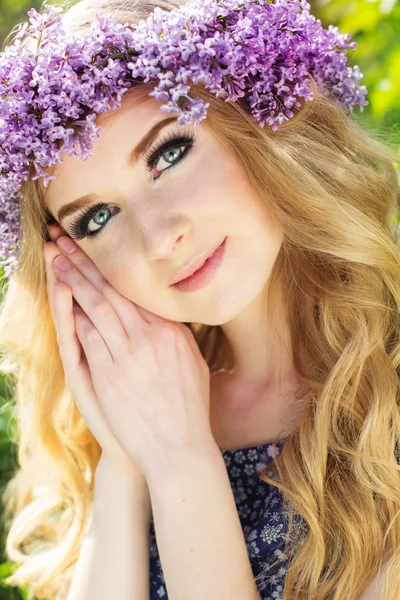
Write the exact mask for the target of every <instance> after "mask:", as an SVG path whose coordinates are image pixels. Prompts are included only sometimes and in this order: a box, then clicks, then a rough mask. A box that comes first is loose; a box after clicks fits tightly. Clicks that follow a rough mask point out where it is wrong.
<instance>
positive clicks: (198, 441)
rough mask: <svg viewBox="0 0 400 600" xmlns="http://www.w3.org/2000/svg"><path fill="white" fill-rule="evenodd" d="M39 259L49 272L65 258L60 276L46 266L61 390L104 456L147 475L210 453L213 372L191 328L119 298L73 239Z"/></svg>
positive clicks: (50, 244)
mask: <svg viewBox="0 0 400 600" xmlns="http://www.w3.org/2000/svg"><path fill="white" fill-rule="evenodd" d="M54 228H55V226H53V225H51V226H49V231H50V230H52V231H54ZM58 230H59V232H61V230H60V229H59V228H58ZM60 238H63V239H64V240H65V239H67V240H68V241H69V242H71V243H72V244H73V245H74V251H73V252H72V254H66V253H65V252H64V251H62V250H61V252H60V248H61V246H60V242H61V241H62V239H60ZM45 253H46V266H48V267H50V265H52V261H53V259H54V258H55V256H56V255H57V254H63V255H64V256H65V257H66V256H68V258H69V260H70V264H71V269H70V270H69V271H66V272H62V271H58V270H55V267H54V265H52V273H53V275H50V272H49V274H48V276H49V296H52V300H51V303H52V305H53V307H54V308H53V311H54V315H55V325H56V328H57V338H58V341H59V346H60V355H61V359H62V361H63V365H64V370H65V376H66V381H67V385H68V387H69V389H70V391H71V393H72V394H73V396H74V398H75V400H76V401H77V403H78V405H79V408H80V410H81V412H82V416H83V417H84V418H85V420H86V422H87V424H88V426H89V427H90V428H91V430H92V431H93V435H95V437H96V439H97V440H98V442H99V444H100V445H101V446H102V448H103V450H104V451H105V452H106V453H110V454H111V455H113V456H114V455H116V456H122V454H121V449H122V452H123V453H124V454H125V455H126V456H127V457H129V459H131V460H132V461H133V463H134V464H135V465H137V467H138V468H139V469H140V470H141V471H142V472H143V473H144V475H145V476H146V477H147V476H149V475H152V474H153V473H154V472H155V471H161V470H163V472H164V473H165V469H168V468H172V469H173V468H174V466H178V465H179V464H181V462H182V460H183V459H185V460H190V458H191V457H204V456H206V455H210V453H211V454H212V453H214V452H215V451H216V449H217V448H216V444H215V440H214V438H213V436H212V432H211V427H210V418H209V412H210V396H209V394H210V372H209V368H208V365H207V363H206V362H205V360H204V358H203V356H202V355H201V352H200V350H199V348H198V346H197V343H196V341H195V339H194V338H193V335H192V333H191V332H190V330H189V329H188V328H187V327H186V326H185V325H183V324H182V323H176V322H174V321H169V320H166V319H163V318H161V317H159V316H157V315H154V314H153V313H151V312H149V311H146V310H145V309H143V308H141V307H138V306H137V305H136V304H134V303H133V302H131V301H130V300H129V299H127V298H125V297H124V296H122V295H121V294H119V292H117V291H116V290H115V288H113V287H112V285H111V284H110V283H109V282H108V281H107V280H106V279H105V278H104V277H103V276H102V275H101V273H100V272H99V271H98V269H97V268H96V266H95V265H94V263H93V262H92V261H91V260H90V259H89V257H88V256H87V255H86V254H85V253H84V252H83V250H82V249H80V248H79V246H77V245H76V244H74V242H73V240H71V239H70V238H68V237H66V236H60V237H58V239H57V246H56V245H55V244H54V243H53V242H48V243H46V244H45ZM49 271H50V269H49ZM54 273H56V277H57V279H58V280H60V281H59V282H55V280H54ZM52 282H54V283H55V285H51V283H52ZM51 288H53V290H51ZM73 298H75V301H76V303H77V304H76V305H75V306H72V304H73ZM99 409H100V410H99ZM101 414H103V415H104V417H105V419H102V417H101V416H100V415H101ZM92 428H93V429H92ZM110 432H111V434H112V435H110Z"/></svg>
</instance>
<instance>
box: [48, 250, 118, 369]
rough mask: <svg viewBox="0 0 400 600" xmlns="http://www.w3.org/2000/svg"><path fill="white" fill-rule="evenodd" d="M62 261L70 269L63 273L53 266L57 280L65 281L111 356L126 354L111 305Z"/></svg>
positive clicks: (72, 267) (77, 272)
mask: <svg viewBox="0 0 400 600" xmlns="http://www.w3.org/2000/svg"><path fill="white" fill-rule="evenodd" d="M63 260H64V261H67V262H69V266H70V269H69V270H68V271H66V272H63V271H61V270H58V269H57V267H56V266H53V268H55V269H56V274H57V278H58V279H60V280H61V281H65V282H66V283H67V284H68V285H69V286H70V287H71V289H72V294H73V296H74V297H75V299H76V300H77V302H78V304H79V305H80V307H81V308H82V309H83V310H84V311H85V313H86V314H87V316H88V317H89V319H90V320H91V322H92V323H93V325H94V326H95V328H96V329H97V331H98V332H99V334H100V336H101V338H102V341H103V343H104V344H106V345H107V348H108V351H109V353H110V354H111V356H112V357H114V358H115V359H116V358H117V357H118V356H120V354H121V353H126V352H127V350H128V337H127V335H126V332H125V330H124V327H123V326H122V323H121V320H120V318H119V316H118V314H117V313H116V312H115V309H114V307H113V305H112V304H111V303H110V302H109V300H108V299H107V298H105V297H104V295H103V294H102V293H101V292H99V291H98V289H97V288H96V287H95V286H93V285H92V283H91V282H90V281H88V280H87V279H86V277H84V275H83V274H82V273H81V272H80V271H79V270H78V269H77V268H76V267H75V266H74V265H73V263H72V262H70V261H68V259H66V257H63ZM115 293H117V292H115ZM99 351H101V352H103V349H101V350H100V349H99Z"/></svg>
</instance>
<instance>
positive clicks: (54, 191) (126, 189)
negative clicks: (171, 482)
mask: <svg viewBox="0 0 400 600" xmlns="http://www.w3.org/2000/svg"><path fill="white" fill-rule="evenodd" d="M160 104H162V103H161V102H159V101H156V100H154V99H153V98H151V97H149V100H148V101H147V100H146V101H145V102H141V103H138V104H137V105H135V103H132V102H130V103H127V104H126V105H124V103H123V105H122V107H121V109H119V110H117V111H112V112H113V114H112V115H111V116H110V114H108V115H107V116H106V119H104V120H103V122H102V118H101V116H100V118H99V119H98V124H99V125H101V126H102V129H101V131H100V138H99V139H97V140H95V141H94V142H93V151H94V156H91V157H89V158H88V159H87V160H86V161H83V160H81V159H79V158H77V157H76V156H68V155H66V154H65V155H64V157H63V162H62V163H60V164H58V165H57V166H56V167H55V169H54V171H53V174H54V176H55V177H56V179H55V180H53V181H52V182H51V183H50V185H49V187H48V188H47V191H46V195H45V202H46V205H47V207H48V209H49V211H50V213H51V214H52V215H53V216H54V217H55V218H56V219H57V212H58V211H59V209H60V208H61V207H62V206H63V205H64V204H66V203H68V202H71V201H72V200H75V199H77V198H78V197H80V196H83V195H85V194H89V193H91V194H96V195H97V198H96V199H95V200H94V201H93V202H92V203H91V205H94V204H96V203H99V202H104V203H107V204H109V207H110V211H107V209H106V212H105V214H104V215H103V219H104V221H101V219H99V213H97V217H95V219H96V220H93V219H92V221H91V222H90V224H89V228H90V229H92V230H95V229H99V228H100V227H101V223H105V222H106V221H110V222H109V223H108V224H107V226H106V227H105V228H104V230H103V231H102V232H101V233H100V234H99V235H98V236H97V237H94V238H91V239H90V238H84V239H82V240H78V241H76V243H77V244H78V246H79V247H80V248H81V249H82V250H83V251H84V253H85V254H86V255H87V256H88V257H89V258H90V259H91V260H92V261H93V263H94V265H95V266H96V268H97V269H98V270H99V272H100V273H101V274H102V275H103V276H104V277H105V278H106V279H107V280H108V281H109V282H110V283H111V285H112V286H113V287H114V288H115V289H116V290H118V292H119V293H120V294H122V295H123V296H125V297H126V298H128V299H129V300H131V301H132V302H134V303H135V304H137V305H138V306H140V307H143V308H144V309H146V310H147V311H149V312H151V313H153V314H155V315H158V316H161V317H163V318H165V319H169V320H172V321H176V322H182V323H185V322H196V323H204V324H209V325H220V326H221V328H222V330H223V333H224V336H225V337H224V340H225V341H224V351H226V353H227V355H231V356H232V357H233V358H234V364H235V365H236V367H235V371H234V373H233V374H229V375H228V374H225V373H222V374H220V375H215V376H214V377H213V378H212V379H211V417H210V418H211V422H212V429H213V433H214V435H215V437H216V440H217V442H219V443H220V444H221V445H224V446H225V447H227V448H229V447H230V446H233V447H235V445H237V444H241V445H242V447H243V446H245V445H252V444H254V443H264V442H267V441H270V440H272V439H273V438H275V436H276V435H278V433H279V431H280V427H281V426H282V422H283V420H284V417H285V414H287V409H288V404H287V401H286V395H287V393H288V391H290V390H291V389H293V384H297V378H296V375H295V374H294V369H293V366H292V361H291V352H290V343H289V337H288V327H287V323H286V320H285V314H284V308H283V307H284V302H283V300H284V296H283V294H282V295H281V296H282V303H280V304H279V306H282V310H281V311H280V313H279V316H278V323H276V320H275V324H276V325H277V330H278V331H279V339H276V337H274V336H273V334H272V332H271V330H270V328H269V327H268V322H267V319H266V316H265V314H264V312H265V311H264V302H263V298H262V292H263V291H265V289H266V287H267V286H268V282H269V277H270V274H271V271H272V268H273V266H274V263H275V260H276V258H277V256H278V253H279V250H280V248H281V245H282V242H283V231H282V229H281V228H280V227H279V226H278V225H277V224H276V223H273V222H272V221H271V220H269V219H268V218H267V216H266V215H265V211H264V210H263V208H262V204H261V202H260V198H259V196H258V194H256V192H255V190H254V189H253V188H252V186H251V184H250V182H249V180H248V178H247V176H246V174H245V172H244V170H243V168H242V166H241V163H240V162H239V159H238V158H237V156H236V155H235V154H234V152H233V151H232V150H231V149H229V148H227V147H225V146H223V145H222V144H221V142H219V140H218V139H217V138H216V137H214V135H213V133H212V131H211V130H210V129H209V128H208V127H207V125H206V122H207V121H204V122H203V123H202V124H201V125H198V126H193V125H186V126H182V127H178V126H177V125H176V123H171V124H170V125H167V126H166V127H165V128H164V129H163V130H162V131H161V132H160V133H159V134H158V136H157V139H156V141H155V142H154V143H153V144H152V146H151V148H154V146H155V144H156V143H157V141H159V140H160V139H161V138H164V139H165V137H167V136H168V137H169V135H170V134H171V133H173V132H175V131H176V130H178V129H179V130H180V133H181V134H182V135H183V134H191V133H194V135H195V143H194V146H193V148H192V149H191V151H190V152H189V153H188V154H187V156H186V157H184V158H183V160H181V161H180V162H179V160H178V164H176V166H172V167H171V162H168V160H169V161H171V160H172V161H173V160H174V159H175V161H176V160H177V157H178V156H179V151H176V150H175V151H174V150H172V153H173V155H172V156H171V150H168V151H167V152H166V153H164V155H163V156H162V157H160V158H159V159H158V162H157V165H156V166H155V168H154V170H153V171H152V172H149V171H148V170H147V168H146V166H145V163H144V159H143V158H142V159H140V161H139V162H138V164H137V165H136V166H132V165H129V164H128V162H127V156H128V154H129V152H130V151H131V150H132V148H133V147H134V146H135V145H136V143H137V142H138V141H139V140H140V139H141V138H142V136H143V135H144V134H145V133H146V132H147V131H148V130H149V129H150V128H151V127H152V125H154V124H155V123H156V122H158V121H160V120H162V119H163V118H165V117H166V116H167V115H166V114H165V113H164V112H162V111H160V108H159V107H160ZM181 150H184V148H181ZM79 214H83V210H80V211H78V213H75V214H74V215H71V216H69V217H66V218H65V219H64V220H63V221H62V222H61V223H60V225H61V227H62V228H63V230H64V232H65V233H67V235H70V231H71V229H70V228H71V223H72V221H73V220H74V218H76V217H77V216H78V215H79ZM226 236H227V246H226V255H225V258H224V261H223V263H222V266H221V267H220V269H219V271H218V272H217V274H216V276H215V277H214V278H213V280H212V281H211V282H210V283H209V284H208V285H206V286H205V287H203V288H202V289H200V290H197V291H194V292H181V291H179V290H177V289H174V288H172V287H169V284H170V282H171V280H172V278H173V277H174V276H175V275H176V273H177V272H178V271H179V270H180V269H181V268H182V266H183V264H184V263H186V262H187V261H189V260H190V259H191V258H193V257H194V256H196V255H198V254H199V253H201V252H203V251H204V250H208V249H211V248H213V247H215V246H216V245H217V244H218V243H220V242H222V241H223V239H224V238H225V237H226ZM278 343H279V344H281V345H282V353H281V354H279V353H278V352H277V351H276V348H277V344H278ZM260 418H262V419H263V423H262V428H261V427H260ZM265 419H267V421H266V420H265ZM268 423H269V425H267V430H266V424H268Z"/></svg>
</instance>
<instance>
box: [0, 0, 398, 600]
mask: <svg viewBox="0 0 400 600" xmlns="http://www.w3.org/2000/svg"><path fill="white" fill-rule="evenodd" d="M47 3H48V4H50V3H52V4H58V2H56V1H53V2H47ZM310 4H311V6H312V13H313V14H314V15H315V16H316V17H317V18H319V19H321V21H322V24H323V25H324V26H325V27H327V26H328V25H329V24H332V25H337V26H338V27H339V30H340V31H341V32H342V33H351V34H352V36H353V39H354V40H355V41H356V42H357V43H358V47H357V49H356V50H352V51H351V52H350V53H349V59H350V64H357V65H359V67H360V69H361V72H362V73H363V74H364V79H363V80H362V82H361V83H363V84H364V85H366V86H367V88H368V90H369V94H368V100H369V102H370V105H369V106H368V107H366V109H365V110H364V112H363V113H361V112H360V111H359V110H358V109H357V108H356V112H355V115H356V118H357V119H360V120H361V121H363V122H365V125H366V126H367V127H368V128H373V129H375V130H378V132H379V136H380V137H381V138H382V137H384V138H386V139H387V140H388V141H390V143H391V144H394V145H395V147H396V148H397V151H398V154H399V156H400V2H399V1H398V0H369V1H368V0H352V1H349V0H327V1H326V0H325V1H324V0H320V1H314V2H310ZM41 6H42V2H38V1H37V0H28V1H26V0H0V45H1V46H3V43H4V40H5V38H6V36H7V35H8V34H9V33H10V31H11V30H12V29H13V27H14V26H15V25H16V24H17V23H20V22H21V21H25V20H26V13H27V11H28V10H29V8H31V7H35V8H36V9H38V10H39V9H40V8H41ZM1 275H2V273H1V271H0V277H1ZM0 301H1V289H0ZM12 410H13V406H12V398H11V393H10V390H9V389H6V385H5V381H4V379H3V378H2V377H1V376H0V493H2V491H3V489H4V485H5V484H6V482H7V481H8V479H9V478H10V477H11V475H12V472H13V470H14V469H16V466H17V460H16V446H15V444H14V443H13V441H12V428H13V425H14V421H13V415H12ZM0 516H1V507H0ZM0 536H1V537H0V600H11V599H13V600H21V599H25V598H26V597H27V595H26V593H25V592H24V590H19V589H16V588H7V587H6V586H5V585H4V583H2V578H3V577H5V576H7V575H8V574H9V573H10V572H11V571H12V570H13V565H11V564H9V563H7V562H6V559H5V556H4V545H5V537H4V529H3V524H2V522H1V524H0Z"/></svg>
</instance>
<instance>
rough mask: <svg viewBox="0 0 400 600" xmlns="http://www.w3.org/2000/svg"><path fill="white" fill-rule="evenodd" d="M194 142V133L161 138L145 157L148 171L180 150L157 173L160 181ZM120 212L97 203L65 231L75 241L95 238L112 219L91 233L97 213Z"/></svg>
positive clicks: (78, 216)
mask: <svg viewBox="0 0 400 600" xmlns="http://www.w3.org/2000/svg"><path fill="white" fill-rule="evenodd" d="M194 140H195V136H194V134H193V133H192V134H188V135H185V134H182V133H181V132H180V134H179V135H178V134H177V133H174V132H171V133H170V134H169V135H167V136H165V137H164V138H161V139H160V141H159V142H158V143H157V144H156V146H155V147H153V148H151V149H150V150H149V152H148V153H147V154H146V155H145V157H144V163H145V165H146V169H147V170H148V171H150V172H151V171H153V170H154V167H155V166H156V165H157V163H158V161H159V159H160V158H162V157H163V156H164V155H166V154H167V153H170V154H171V153H173V151H174V150H179V151H180V153H179V154H178V157H177V159H176V160H175V159H173V162H172V163H171V164H170V166H169V167H166V168H165V169H162V170H159V171H158V172H157V177H155V180H158V179H159V178H160V176H161V175H162V173H163V172H164V171H168V170H169V169H171V168H173V167H175V166H177V165H178V164H179V163H181V162H182V160H183V159H184V158H185V157H186V156H188V154H189V152H190V150H191V149H192V147H193V144H194ZM182 149H183V150H182ZM164 160H165V162H169V161H168V160H167V159H164ZM119 210H120V209H119V208H118V207H115V206H114V207H110V206H109V204H107V203H104V202H102V203H97V204H95V205H94V206H90V207H89V208H87V209H85V210H84V211H83V212H82V213H79V214H78V215H77V216H75V217H74V219H73V220H72V221H71V224H70V225H68V226H66V227H65V229H66V231H67V233H68V235H69V236H70V237H71V238H73V239H75V240H82V239H83V238H85V237H87V238H93V237H95V236H97V235H99V234H100V233H101V232H102V231H104V229H105V228H106V227H107V226H108V224H109V223H110V221H111V218H109V219H108V220H107V221H106V222H105V224H104V225H103V226H101V227H100V228H99V229H96V230H94V231H91V230H90V229H88V225H89V223H90V221H91V220H92V218H93V217H94V216H95V215H96V214H97V213H100V211H103V213H104V212H106V211H108V212H112V211H114V214H116V213H118V212H119Z"/></svg>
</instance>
